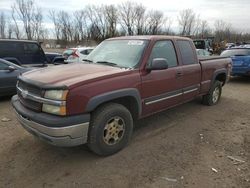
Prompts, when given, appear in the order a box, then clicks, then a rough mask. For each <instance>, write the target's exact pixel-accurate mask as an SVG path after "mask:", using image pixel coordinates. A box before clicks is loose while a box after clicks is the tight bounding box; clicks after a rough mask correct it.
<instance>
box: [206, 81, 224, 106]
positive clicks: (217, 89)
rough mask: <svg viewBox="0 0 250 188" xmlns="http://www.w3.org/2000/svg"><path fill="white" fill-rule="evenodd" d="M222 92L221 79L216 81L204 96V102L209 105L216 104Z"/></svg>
mask: <svg viewBox="0 0 250 188" xmlns="http://www.w3.org/2000/svg"><path fill="white" fill-rule="evenodd" d="M221 92H222V84H221V82H220V81H215V82H214V84H213V85H212V87H211V88H210V90H209V93H208V94H207V95H204V96H203V99H202V102H203V104H206V105H208V106H212V105H215V104H217V103H218V102H219V100H220V97H221Z"/></svg>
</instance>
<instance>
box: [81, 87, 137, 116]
mask: <svg viewBox="0 0 250 188" xmlns="http://www.w3.org/2000/svg"><path fill="white" fill-rule="evenodd" d="M122 97H133V98H134V99H135V100H136V102H137V105H138V109H139V115H140V114H141V111H142V106H141V97H140V93H139V91H138V90H137V89H135V88H127V89H120V90H116V91H111V92H107V93H104V94H101V95H97V96H95V97H93V98H92V99H90V100H89V102H88V104H87V107H86V109H85V111H86V112H91V111H93V110H94V109H95V108H96V107H97V106H99V105H101V104H103V103H105V102H108V101H111V100H115V99H118V98H122Z"/></svg>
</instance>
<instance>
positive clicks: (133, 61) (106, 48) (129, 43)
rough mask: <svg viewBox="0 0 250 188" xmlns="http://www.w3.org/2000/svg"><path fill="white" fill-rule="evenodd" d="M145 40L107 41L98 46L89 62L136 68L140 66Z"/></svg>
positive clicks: (91, 54)
mask: <svg viewBox="0 0 250 188" xmlns="http://www.w3.org/2000/svg"><path fill="white" fill-rule="evenodd" d="M146 44H147V41H145V40H107V41H104V42H102V43H101V44H100V45H99V46H97V47H96V48H95V49H94V50H93V51H92V52H91V53H90V54H89V55H88V56H87V60H88V61H92V62H94V63H105V62H106V63H105V64H106V65H110V66H118V67H125V68H134V67H136V65H138V64H139V62H140V59H141V56H142V53H143V50H144V48H145V46H146Z"/></svg>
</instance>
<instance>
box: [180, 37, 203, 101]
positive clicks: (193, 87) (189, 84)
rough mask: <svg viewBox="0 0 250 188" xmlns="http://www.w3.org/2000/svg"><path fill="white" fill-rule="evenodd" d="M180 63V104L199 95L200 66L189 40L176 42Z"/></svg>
mask: <svg viewBox="0 0 250 188" xmlns="http://www.w3.org/2000/svg"><path fill="white" fill-rule="evenodd" d="M177 46H178V48H179V52H180V56H181V63H182V75H181V77H182V79H181V80H182V87H183V98H182V102H185V101H188V100H191V99H193V98H194V97H196V96H197V95H198V94H199V93H200V83H201V66H200V63H199V61H198V59H197V55H196V50H195V47H194V45H193V43H192V42H191V41H189V40H177Z"/></svg>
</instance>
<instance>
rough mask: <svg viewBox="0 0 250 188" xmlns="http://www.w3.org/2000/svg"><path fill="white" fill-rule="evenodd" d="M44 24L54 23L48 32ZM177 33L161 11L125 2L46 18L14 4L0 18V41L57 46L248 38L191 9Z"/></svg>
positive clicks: (30, 4) (25, 3) (33, 7)
mask: <svg viewBox="0 0 250 188" xmlns="http://www.w3.org/2000/svg"><path fill="white" fill-rule="evenodd" d="M45 18H46V20H48V19H49V20H50V21H51V22H52V23H53V26H54V29H53V31H50V30H49V29H48V28H46V26H45V24H44V23H45V22H44V21H45ZM177 22H178V28H179V31H174V30H173V28H172V23H173V20H172V19H171V18H169V17H167V16H166V15H165V14H164V12H163V11H160V10H149V9H147V8H146V7H145V6H144V5H142V4H139V3H136V2H132V1H127V2H123V3H121V4H119V5H112V4H111V5H87V6H85V7H83V9H82V10H77V11H75V12H73V13H71V12H66V11H63V10H62V11H55V10H50V11H49V13H48V14H47V15H45V13H43V11H42V8H41V7H38V6H37V4H36V2H35V0H15V2H14V3H13V4H12V6H11V17H7V16H6V15H5V14H4V13H3V12H2V13H1V14H0V38H16V39H28V40H39V41H42V40H46V39H48V38H55V39H56V41H57V43H58V44H63V45H67V44H68V43H74V44H78V43H81V42H84V41H87V40H94V41H97V42H100V41H102V40H104V39H106V38H110V37H116V36H122V35H157V34H163V35H181V36H193V37H194V38H207V37H214V40H215V41H217V42H220V41H223V40H226V41H233V42H235V41H246V40H249V39H250V35H249V34H246V33H240V32H236V31H235V30H234V29H233V27H232V26H231V25H230V24H229V23H226V22H224V21H223V20H216V21H215V22H214V27H213V29H212V28H211V26H210V25H209V24H208V22H207V21H206V20H202V19H200V16H199V15H198V14H196V13H195V12H194V11H193V10H192V9H185V10H182V11H180V12H179V15H178V17H177Z"/></svg>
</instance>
